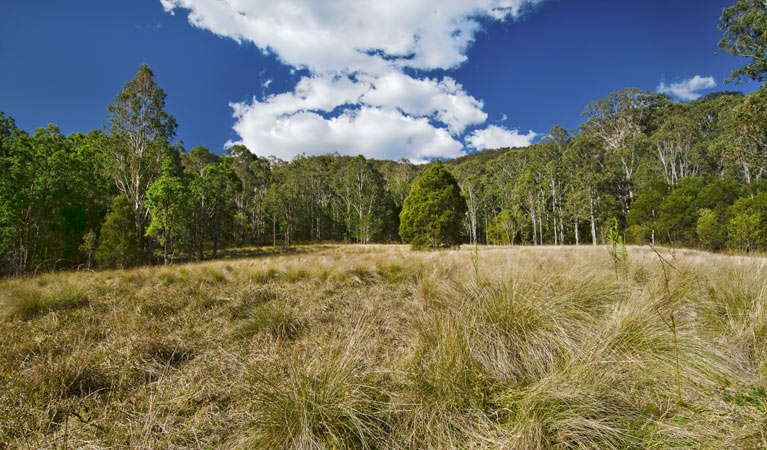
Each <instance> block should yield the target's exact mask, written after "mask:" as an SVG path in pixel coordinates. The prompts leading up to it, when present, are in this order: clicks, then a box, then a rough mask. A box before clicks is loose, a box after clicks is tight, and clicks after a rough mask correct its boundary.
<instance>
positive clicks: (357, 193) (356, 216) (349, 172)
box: [343, 155, 386, 244]
mask: <svg viewBox="0 0 767 450" xmlns="http://www.w3.org/2000/svg"><path fill="white" fill-rule="evenodd" d="M343 197H344V200H345V202H346V203H347V205H348V211H349V212H350V214H349V215H348V216H347V217H348V219H347V220H348V221H347V227H348V228H349V231H350V233H351V235H352V237H353V238H354V239H355V240H356V241H357V242H359V243H362V244H367V243H369V242H370V241H371V240H372V239H373V237H374V236H375V235H376V234H377V233H379V232H380V231H381V227H382V225H383V220H382V218H383V216H384V214H385V213H386V211H385V209H384V208H383V206H384V204H385V197H386V191H385V190H384V179H383V176H382V175H381V173H380V172H379V171H378V170H376V168H375V167H373V165H372V164H371V163H370V161H368V160H366V159H365V157H363V156H362V155H360V156H357V157H355V158H353V159H352V160H351V161H350V162H349V164H348V165H347V167H346V177H345V180H344V190H343Z"/></svg>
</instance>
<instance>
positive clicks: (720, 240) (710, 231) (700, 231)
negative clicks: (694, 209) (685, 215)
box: [695, 209, 727, 250]
mask: <svg viewBox="0 0 767 450" xmlns="http://www.w3.org/2000/svg"><path fill="white" fill-rule="evenodd" d="M695 232H696V233H697V235H698V239H699V240H700V243H701V244H703V246H705V247H706V248H710V249H712V250H717V249H720V248H722V246H723V245H724V244H725V243H726V242H727V228H726V226H725V224H724V222H723V220H722V218H721V217H720V214H719V213H717V212H716V211H713V210H710V209H702V210H701V211H700V217H699V218H698V222H697V224H696V225H695Z"/></svg>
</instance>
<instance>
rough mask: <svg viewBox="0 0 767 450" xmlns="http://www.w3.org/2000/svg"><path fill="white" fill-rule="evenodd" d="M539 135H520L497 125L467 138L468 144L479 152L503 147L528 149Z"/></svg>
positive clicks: (530, 132) (531, 133)
mask: <svg viewBox="0 0 767 450" xmlns="http://www.w3.org/2000/svg"><path fill="white" fill-rule="evenodd" d="M536 136H538V134H537V133H535V132H533V131H532V130H530V131H529V132H528V133H527V134H519V131H518V130H508V129H506V128H503V127H499V126H496V125H490V126H489V127H487V128H485V129H484V130H476V131H474V132H473V133H472V134H471V135H469V136H468V137H467V138H466V142H468V143H469V145H471V146H472V147H474V148H475V149H477V150H487V149H493V148H503V147H527V146H528V145H530V144H532V142H533V139H535V137H536Z"/></svg>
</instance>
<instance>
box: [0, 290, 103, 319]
mask: <svg viewBox="0 0 767 450" xmlns="http://www.w3.org/2000/svg"><path fill="white" fill-rule="evenodd" d="M3 297H4V298H3V299H2V305H3V309H4V310H5V316H6V317H7V318H19V319H22V320H30V319H33V318H35V317H37V316H40V315H43V314H46V313H49V312H52V311H62V310H68V309H77V308H82V307H84V306H87V305H88V304H89V303H90V301H89V299H88V294H87V293H86V291H85V289H84V288H82V287H80V286H75V285H72V284H68V283H64V284H47V285H44V286H43V287H38V286H34V285H29V284H27V285H17V286H13V287H11V289H10V290H9V291H8V292H7V293H6V294H5V295H4V296H3Z"/></svg>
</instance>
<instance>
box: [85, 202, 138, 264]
mask: <svg viewBox="0 0 767 450" xmlns="http://www.w3.org/2000/svg"><path fill="white" fill-rule="evenodd" d="M134 225H135V224H134V223H133V210H132V208H131V206H130V204H129V203H128V200H127V199H126V198H125V196H124V195H117V196H116V197H115V198H114V199H113V200H112V208H111V211H110V212H109V214H107V216H106V219H105V220H104V224H103V225H102V226H101V238H100V242H99V245H98V247H97V248H96V264H97V265H98V266H99V267H100V268H118V269H124V268H127V267H132V266H135V265H136V264H138V263H139V261H140V260H141V250H140V249H139V247H138V238H137V236H136V228H135V226H134Z"/></svg>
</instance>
